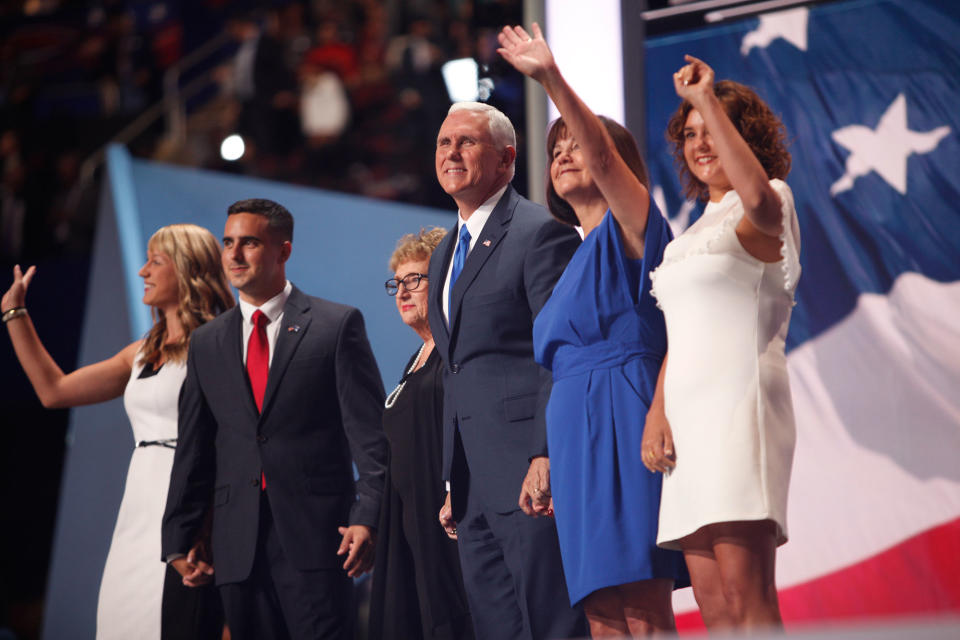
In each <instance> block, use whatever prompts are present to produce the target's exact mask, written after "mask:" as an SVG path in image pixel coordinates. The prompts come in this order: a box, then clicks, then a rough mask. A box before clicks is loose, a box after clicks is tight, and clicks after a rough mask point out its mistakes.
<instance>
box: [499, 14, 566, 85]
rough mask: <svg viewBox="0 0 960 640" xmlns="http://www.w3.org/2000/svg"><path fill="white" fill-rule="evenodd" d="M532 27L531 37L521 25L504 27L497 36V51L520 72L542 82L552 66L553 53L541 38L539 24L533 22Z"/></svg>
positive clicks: (553, 64) (541, 33)
mask: <svg viewBox="0 0 960 640" xmlns="http://www.w3.org/2000/svg"><path fill="white" fill-rule="evenodd" d="M532 29H533V36H532V37H531V36H530V34H528V33H527V32H526V30H525V29H524V28H523V27H521V26H516V27H504V28H503V30H502V31H501V32H500V34H499V35H498V36H497V38H498V39H499V40H500V48H499V49H497V53H499V54H500V55H501V56H503V59H504V60H506V61H507V62H509V63H510V64H512V65H513V67H514V68H515V69H516V70H517V71H519V72H520V73H522V74H524V75H526V76H530V77H531V78H533V79H534V80H536V81H538V82H542V81H543V77H544V75H545V74H546V73H547V72H548V71H550V69H552V68H554V66H555V63H554V61H553V53H551V52H550V47H548V46H547V41H546V40H544V39H543V32H541V31H540V25H538V24H537V23H536V22H534V23H533V26H532Z"/></svg>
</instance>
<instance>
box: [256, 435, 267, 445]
mask: <svg viewBox="0 0 960 640" xmlns="http://www.w3.org/2000/svg"><path fill="white" fill-rule="evenodd" d="M266 441H267V436H264V435H261V434H259V433H258V434H257V442H259V443H260V444H263V443H264V442H266Z"/></svg>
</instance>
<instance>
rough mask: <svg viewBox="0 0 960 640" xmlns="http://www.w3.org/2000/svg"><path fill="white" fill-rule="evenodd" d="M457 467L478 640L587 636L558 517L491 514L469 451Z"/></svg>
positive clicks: (467, 581) (461, 535) (460, 533)
mask: <svg viewBox="0 0 960 640" xmlns="http://www.w3.org/2000/svg"><path fill="white" fill-rule="evenodd" d="M457 441H458V442H457V443H456V444H457V445H459V438H457ZM456 448H457V447H456V446H455V449H456ZM458 453H459V455H458ZM458 458H459V460H458ZM458 463H459V464H458ZM454 464H455V465H457V466H459V467H460V468H459V471H460V473H458V474H454V480H453V482H454V484H453V486H452V490H453V492H454V494H455V495H456V494H457V490H458V488H460V489H461V490H463V489H465V491H461V496H462V493H465V494H466V498H465V501H464V500H463V499H462V497H461V496H458V497H457V501H458V502H459V503H460V506H462V512H463V515H462V516H461V519H460V520H459V521H458V522H457V543H458V547H459V551H460V567H461V569H462V570H463V583H464V587H465V589H466V592H467V602H468V603H469V605H470V614H471V615H472V617H473V626H474V630H475V631H476V637H477V640H512V639H517V640H541V639H546V638H582V637H586V636H587V623H586V619H585V618H584V616H583V612H582V610H581V609H580V607H579V606H577V607H575V608H571V606H570V599H569V596H568V595H567V583H566V581H565V580H564V577H563V566H562V565H561V563H560V543H559V541H558V539H557V527H556V524H555V523H554V521H553V518H548V517H540V518H531V517H530V516H528V515H526V514H524V513H523V512H522V511H520V510H519V509H516V510H514V511H511V512H509V513H496V512H494V511H491V510H490V509H487V508H486V507H485V506H484V504H483V502H482V500H481V499H480V498H479V496H478V495H477V493H476V491H475V490H474V488H473V487H472V483H470V481H469V478H468V474H469V471H467V470H466V463H465V459H464V458H463V457H462V451H460V452H456V451H455V453H454ZM519 495H520V487H517V496H518V497H519ZM458 511H460V509H459V508H458Z"/></svg>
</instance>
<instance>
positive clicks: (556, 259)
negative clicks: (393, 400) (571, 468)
mask: <svg viewBox="0 0 960 640" xmlns="http://www.w3.org/2000/svg"><path fill="white" fill-rule="evenodd" d="M516 155H517V153H516V135H515V134H514V131H513V126H512V125H511V124H510V121H509V119H508V118H507V117H506V116H505V115H504V114H503V113H501V112H500V111H498V110H496V109H494V108H493V107H490V106H489V105H485V104H480V103H459V104H455V105H454V106H453V107H451V109H450V112H449V113H448V115H447V118H446V120H444V122H443V125H442V126H441V127H440V133H439V134H438V136H437V148H436V170H437V179H438V180H439V182H440V185H441V186H442V187H443V189H444V191H446V192H447V193H448V194H450V196H452V197H453V199H454V201H455V202H456V203H457V207H458V208H459V218H458V221H457V225H456V226H455V227H454V228H453V229H452V230H451V233H449V234H447V236H446V238H445V239H444V240H443V241H442V242H441V244H440V246H438V247H437V249H436V251H434V253H433V256H432V258H431V260H430V272H429V280H430V282H431V283H432V284H431V287H430V305H429V317H430V328H431V330H432V332H433V337H434V340H435V341H436V346H437V351H438V352H439V354H440V356H441V357H442V358H443V361H444V365H445V369H444V371H445V374H444V442H443V445H444V446H443V449H444V451H443V455H444V461H443V464H444V473H445V477H446V478H447V479H448V480H449V481H450V492H449V493H448V495H447V504H446V505H445V506H444V508H443V510H441V512H440V521H441V524H442V525H443V526H444V528H445V529H446V530H447V535H449V536H450V537H455V538H456V539H457V540H458V547H459V550H460V561H461V565H462V568H463V579H464V586H465V587H466V591H467V600H468V602H469V604H470V611H471V615H472V617H473V621H474V627H475V630H476V635H477V637H478V638H479V639H481V640H482V639H491V640H506V639H512V638H517V639H533V638H567V637H582V636H585V635H587V628H586V624H585V622H584V618H583V615H582V613H581V612H580V610H579V609H572V608H571V607H570V601H569V597H568V595H567V588H566V582H565V581H564V578H563V569H562V567H561V564H560V549H559V544H558V542H557V532H556V526H555V524H554V521H553V519H552V518H549V517H536V516H540V515H544V514H545V513H546V512H547V509H548V506H549V504H550V462H549V458H548V457H547V445H546V425H545V422H544V409H545V407H546V404H547V399H548V397H549V395H550V387H551V379H550V375H549V373H547V372H546V371H545V370H543V369H541V368H540V367H539V366H538V365H537V364H536V362H534V359H533V320H534V318H535V317H536V315H537V313H538V312H539V311H540V309H541V308H542V307H543V305H544V303H546V301H547V299H548V298H549V297H550V294H551V292H552V291H553V285H554V284H555V283H556V282H557V279H558V278H559V277H560V274H561V273H562V272H563V269H564V267H565V266H566V264H567V262H568V261H569V260H570V257H571V256H572V255H573V253H574V251H576V249H577V246H579V244H580V238H579V236H578V235H577V233H576V232H575V231H574V230H573V229H571V228H570V227H567V226H565V225H562V224H560V223H559V222H557V221H555V220H553V218H551V216H550V214H549V213H548V212H547V211H546V209H544V208H543V207H541V206H539V205H537V204H534V203H532V202H530V201H529V200H527V199H525V198H522V197H521V196H519V195H518V194H517V192H516V191H514V190H513V188H512V187H511V186H510V180H511V179H512V178H513V172H514V160H515V158H516ZM518 496H519V499H518ZM521 508H522V511H521ZM523 512H526V513H527V514H528V515H532V516H534V517H528V515H524V513H523Z"/></svg>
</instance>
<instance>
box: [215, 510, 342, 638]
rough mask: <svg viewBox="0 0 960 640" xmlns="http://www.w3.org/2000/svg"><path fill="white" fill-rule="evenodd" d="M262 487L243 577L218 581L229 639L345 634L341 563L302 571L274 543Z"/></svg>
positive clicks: (271, 525) (336, 635)
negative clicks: (251, 554)
mask: <svg viewBox="0 0 960 640" xmlns="http://www.w3.org/2000/svg"><path fill="white" fill-rule="evenodd" d="M266 494H267V492H266V491H265V492H263V495H262V496H261V498H260V529H259V532H258V537H257V556H256V558H255V559H254V561H253V569H252V570H251V571H250V576H249V577H248V578H247V579H246V580H244V581H243V582H236V583H231V584H224V585H220V595H221V596H222V598H223V608H224V613H225V614H226V618H227V624H228V625H229V627H230V633H231V637H232V640H317V639H320V638H323V639H328V638H329V639H330V640H351V639H352V637H353V622H354V610H353V583H352V581H351V580H350V578H349V577H348V576H347V574H346V572H345V571H343V570H342V569H323V570H316V571H302V570H300V569H297V568H296V567H294V566H293V564H292V563H291V562H290V560H289V558H287V556H286V554H285V553H284V551H283V549H282V548H281V546H280V541H279V539H278V538H277V531H276V528H275V527H274V525H273V515H272V513H271V511H270V502H269V500H268V499H267V495H266Z"/></svg>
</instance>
